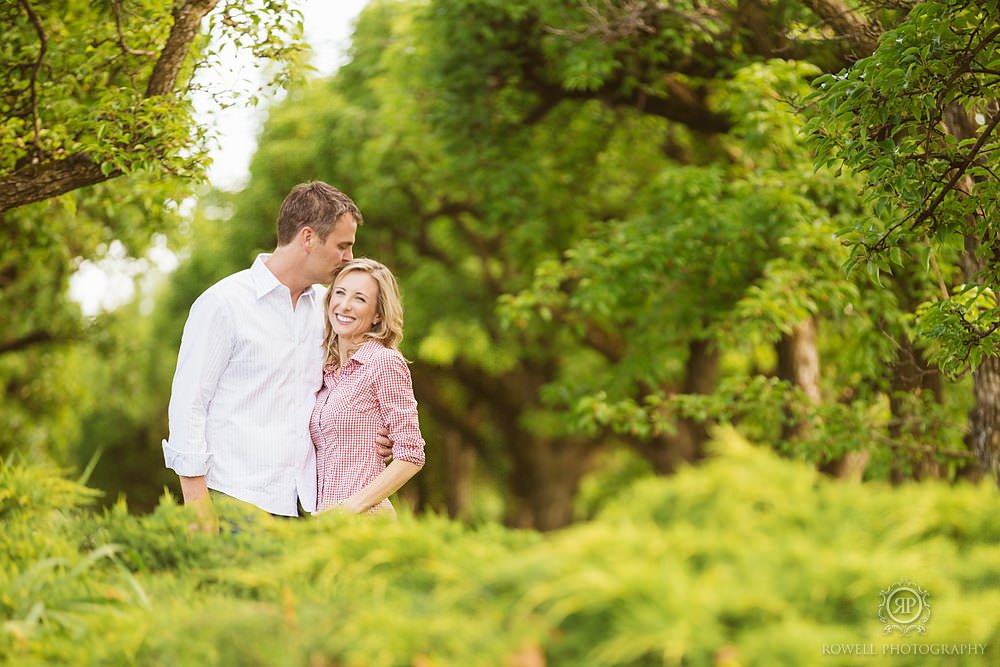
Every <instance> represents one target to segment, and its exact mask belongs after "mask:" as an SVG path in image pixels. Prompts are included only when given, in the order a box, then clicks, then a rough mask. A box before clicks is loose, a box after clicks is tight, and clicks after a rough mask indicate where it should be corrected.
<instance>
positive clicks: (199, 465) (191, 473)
mask: <svg viewBox="0 0 1000 667" xmlns="http://www.w3.org/2000/svg"><path fill="white" fill-rule="evenodd" d="M211 458H212V455H211V454H209V453H208V452H182V451H181V450H179V449H175V448H173V447H171V446H170V443H169V442H167V441H166V440H164V441H163V462H164V463H166V464H167V467H168V468H170V469H171V470H173V471H174V472H175V473H177V474H178V475H180V476H181V477H202V476H203V475H207V474H208V462H209V460H211Z"/></svg>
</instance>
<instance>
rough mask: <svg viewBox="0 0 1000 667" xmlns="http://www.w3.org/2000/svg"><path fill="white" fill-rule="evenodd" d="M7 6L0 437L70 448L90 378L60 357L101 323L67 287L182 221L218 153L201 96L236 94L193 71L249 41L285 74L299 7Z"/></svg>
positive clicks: (1, 105)
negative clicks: (89, 265)
mask: <svg viewBox="0 0 1000 667" xmlns="http://www.w3.org/2000/svg"><path fill="white" fill-rule="evenodd" d="M213 10H214V11H213ZM206 16H207V17H208V19H207V26H206V27H207V30H205V31H203V30H202V27H203V23H204V21H203V19H205V17H206ZM0 18H2V22H0V43H2V44H3V47H2V50H0V59H2V63H0V117H2V123H0V229H2V237H0V309H2V310H3V312H4V313H7V314H8V316H7V317H5V318H4V319H3V322H2V324H0V383H2V385H3V387H4V392H3V398H2V399H0V400H2V402H3V409H2V410H0V414H2V415H3V417H2V418H0V422H2V426H3V428H2V429H0V430H2V434H0V452H4V453H6V452H7V451H9V450H11V449H14V448H16V449H21V450H27V451H30V452H31V454H32V455H39V456H41V455H44V453H45V452H46V451H48V452H49V453H55V452H62V453H63V454H65V448H66V446H67V443H68V442H72V441H74V440H76V439H77V437H78V436H77V435H75V434H76V433H78V430H79V419H80V417H79V415H80V414H81V413H82V412H83V411H84V407H85V405H86V404H87V403H88V401H86V400H84V401H82V402H81V400H80V399H81V396H82V395H83V394H86V393H87V391H88V388H89V385H88V384H87V378H85V377H84V378H70V377H68V376H67V374H66V373H65V371H64V370H61V369H64V368H66V367H73V368H78V367H77V366H76V365H74V364H73V363H72V362H71V359H72V358H75V357H76V356H78V353H77V352H74V351H73V350H70V349H68V346H73V345H86V344H89V343H88V342H87V341H88V340H89V336H90V335H91V334H93V333H95V332H99V331H100V329H101V327H102V326H103V324H102V322H101V321H100V320H95V321H90V320H87V319H85V318H84V317H82V315H81V313H80V309H79V306H78V305H77V304H76V303H74V302H72V301H71V300H70V299H69V297H68V284H69V278H70V276H71V275H72V274H73V272H74V271H75V269H76V268H77V267H78V266H79V263H80V262H81V261H83V260H85V259H99V258H100V257H102V256H103V255H105V253H107V251H108V248H109V247H110V245H111V244H112V243H113V242H116V241H117V242H119V243H121V244H122V245H123V247H124V248H125V250H126V251H127V253H128V254H129V256H131V257H141V256H142V255H143V254H144V253H145V251H146V250H147V249H148V248H149V246H150V244H151V242H152V241H153V239H154V238H156V236H157V235H160V234H162V235H166V236H168V237H170V236H174V235H176V234H177V232H178V228H179V223H180V220H181V218H180V216H179V215H178V214H177V210H178V207H179V203H180V202H181V201H182V200H183V198H185V197H187V196H189V194H190V193H191V192H192V191H193V188H194V186H195V185H196V184H197V183H198V181H199V179H200V176H201V174H202V173H203V170H204V167H205V165H206V161H207V156H206V152H205V149H204V144H205V141H206V138H207V137H206V130H205V129H204V128H201V127H199V126H198V125H197V124H196V123H195V120H194V118H193V117H192V114H191V97H192V95H193V93H194V92H195V91H196V90H199V89H201V92H204V93H205V94H211V95H216V96H218V100H219V101H220V102H222V103H224V102H225V98H226V97H227V96H228V95H229V93H228V92H227V91H220V90H210V89H208V88H206V84H202V83H199V82H198V81H199V80H198V79H197V78H196V77H195V74H196V72H197V71H198V70H200V69H204V68H207V67H209V66H211V65H212V64H213V63H214V62H215V58H216V56H217V54H218V52H219V51H220V50H221V49H228V48H239V49H243V50H245V51H248V52H251V53H252V54H253V55H254V56H256V57H257V58H259V59H261V60H262V61H269V62H274V63H276V64H277V65H278V66H280V69H279V70H277V71H276V72H275V79H274V81H275V83H276V84H281V83H283V82H284V81H285V80H286V79H287V77H288V76H290V75H291V74H292V72H293V71H294V70H293V66H294V65H295V63H296V61H297V59H298V54H299V53H300V51H301V48H302V46H301V43H300V40H299V27H298V24H297V18H298V13H297V12H294V11H292V10H290V9H289V8H288V6H287V3H285V2H283V1H278V0H275V1H269V2H263V3H256V2H254V3H250V2H235V1H233V2H223V3H219V2H218V0H200V1H196V0H187V1H184V2H174V3H162V2H146V1H139V0H107V1H102V2H90V1H89V0H70V1H69V2H51V1H39V0H17V2H8V3H4V4H3V7H2V9H0ZM112 179H117V180H116V181H115V180H112ZM61 458H62V457H61ZM63 460H65V459H63Z"/></svg>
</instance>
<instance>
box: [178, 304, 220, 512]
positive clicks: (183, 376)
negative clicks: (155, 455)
mask: <svg viewBox="0 0 1000 667" xmlns="http://www.w3.org/2000/svg"><path fill="white" fill-rule="evenodd" d="M231 330H232V327H231V322H230V318H229V317H228V313H227V309H226V308H225V304H224V303H222V302H221V301H220V300H219V299H218V298H217V297H215V296H214V295H208V294H203V295H202V296H201V297H199V298H198V300H197V301H195V303H194V305H193V306H191V313H190V315H189V316H188V320H187V322H186V323H185V325H184V334H183V336H182V338H181V347H180V351H179V352H178V355H177V369H176V371H175V372H174V381H173V384H172V386H171V395H170V408H169V417H170V440H169V442H168V441H166V440H164V441H163V454H164V461H165V462H166V465H167V467H168V468H170V469H171V470H173V471H174V472H176V473H177V475H178V477H180V482H181V492H182V494H183V497H184V503H185V504H186V505H192V506H193V507H194V508H195V511H196V512H197V513H198V515H199V524H200V525H199V527H200V528H202V529H204V530H213V529H214V530H217V529H218V528H217V526H218V522H217V520H215V512H214V509H213V507H212V499H211V496H209V494H208V485H207V483H206V481H205V475H206V473H207V472H208V468H209V461H210V458H211V453H210V452H209V449H208V442H207V439H206V436H205V423H206V420H207V412H208V405H209V403H210V402H211V400H212V397H213V396H214V395H215V390H216V387H217V385H218V382H219V377H220V376H221V375H222V372H223V370H225V368H226V366H227V365H228V363H229V357H230V355H231V353H232V342H231V340H232V338H231V335H230V332H231Z"/></svg>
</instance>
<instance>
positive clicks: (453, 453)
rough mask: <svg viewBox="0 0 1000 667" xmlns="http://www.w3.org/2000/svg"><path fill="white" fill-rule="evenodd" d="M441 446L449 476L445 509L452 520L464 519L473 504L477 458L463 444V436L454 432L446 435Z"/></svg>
mask: <svg viewBox="0 0 1000 667" xmlns="http://www.w3.org/2000/svg"><path fill="white" fill-rule="evenodd" d="M441 445H442V447H441V450H442V458H443V464H444V469H445V474H446V475H447V481H446V484H445V485H444V489H445V491H444V494H445V495H444V500H445V507H446V508H447V510H448V516H449V517H451V518H452V519H458V518H462V517H464V516H466V514H467V513H468V510H469V506H470V505H471V502H472V473H473V466H474V463H475V460H476V457H475V454H474V453H473V451H472V449H471V448H470V447H466V446H465V445H463V444H462V438H461V436H459V434H458V433H455V432H454V431H451V432H448V433H445V435H444V437H443V438H442V439H441Z"/></svg>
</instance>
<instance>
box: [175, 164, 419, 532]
mask: <svg viewBox="0 0 1000 667" xmlns="http://www.w3.org/2000/svg"><path fill="white" fill-rule="evenodd" d="M361 223H362V217H361V212H360V211H359V210H358V207H357V206H356V205H355V203H354V202H353V201H351V199H350V198H349V197H348V196H347V195H345V194H344V193H342V192H340V191H339V190H337V189H336V188H334V187H332V186H330V185H327V184H326V183H322V182H319V181H313V182H309V183H301V184H299V185H297V186H295V187H294V188H293V189H292V191H291V192H290V193H289V194H288V196H287V197H285V200H284V202H282V205H281V210H280V212H279V214H278V247H277V248H276V249H275V250H274V252H273V253H272V254H270V255H267V254H262V255H259V256H258V257H257V259H256V260H255V261H254V263H253V265H252V266H251V267H250V268H249V269H246V270H244V271H240V272H239V273H236V274H233V275H231V276H229V277H227V278H224V279H223V280H221V281H219V282H218V283H216V284H215V285H213V286H212V287H210V288H209V289H208V290H206V291H205V292H204V293H203V294H202V295H201V296H200V297H198V299H197V300H196V301H195V302H194V304H193V305H192V306H191V312H190V314H189V316H188V320H187V323H186V324H185V325H184V335H183V337H182V339H181V347H180V352H179V354H178V358H177V369H176V371H175V373H174V381H173V385H172V388H171V397H170V408H169V419H170V436H169V440H164V441H163V453H164V459H165V462H166V465H167V467H168V468H170V469H171V470H173V471H174V472H176V473H177V475H178V476H179V477H180V483H181V491H182V494H183V496H184V503H185V504H186V505H191V506H193V507H194V509H195V512H196V514H197V516H198V523H199V526H198V527H199V528H201V529H203V530H208V531H212V532H214V531H217V530H218V519H217V518H216V512H215V508H214V505H213V500H212V498H213V495H216V494H221V495H222V496H228V497H231V498H235V499H236V500H238V501H242V502H244V503H249V504H251V505H254V506H256V507H259V508H260V509H262V510H264V511H266V512H269V513H270V514H273V515H276V516H299V515H301V514H302V513H304V512H310V513H311V512H320V511H323V510H328V509H332V508H335V507H340V508H343V509H344V510H346V511H349V512H355V513H362V512H369V511H372V512H374V511H388V512H391V511H392V505H391V504H390V503H389V501H388V500H387V498H388V497H389V496H390V495H392V494H393V493H395V492H396V491H397V490H398V489H399V488H400V487H402V486H403V484H405V483H406V482H407V480H409V479H410V478H411V477H413V476H414V475H415V474H416V473H417V472H418V471H419V470H420V468H421V466H423V463H424V441H423V438H422V437H421V435H420V427H419V424H418V421H417V403H416V400H415V399H414V397H413V387H412V383H411V379H410V372H409V368H408V367H407V365H406V361H405V359H403V356H402V355H401V354H400V353H399V352H398V350H397V347H398V345H399V342H400V340H401V339H402V337H403V308H402V303H401V301H400V297H399V289H398V287H397V285H396V279H395V278H394V277H393V275H392V273H391V272H390V271H389V270H388V269H387V268H386V267H385V266H383V265H382V264H379V263H378V262H375V261H373V260H370V259H353V249H354V237H355V232H356V230H357V227H358V225H360V224H361ZM331 279H332V283H333V284H332V286H331V287H330V288H329V289H324V288H322V287H321V286H320V285H319V283H329V282H331ZM390 457H391V461H392V462H391V463H389V464H388V465H386V463H385V461H387V460H389V459H390ZM210 489H211V492H210V491H209V490H210ZM217 497H218V496H217Z"/></svg>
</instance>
